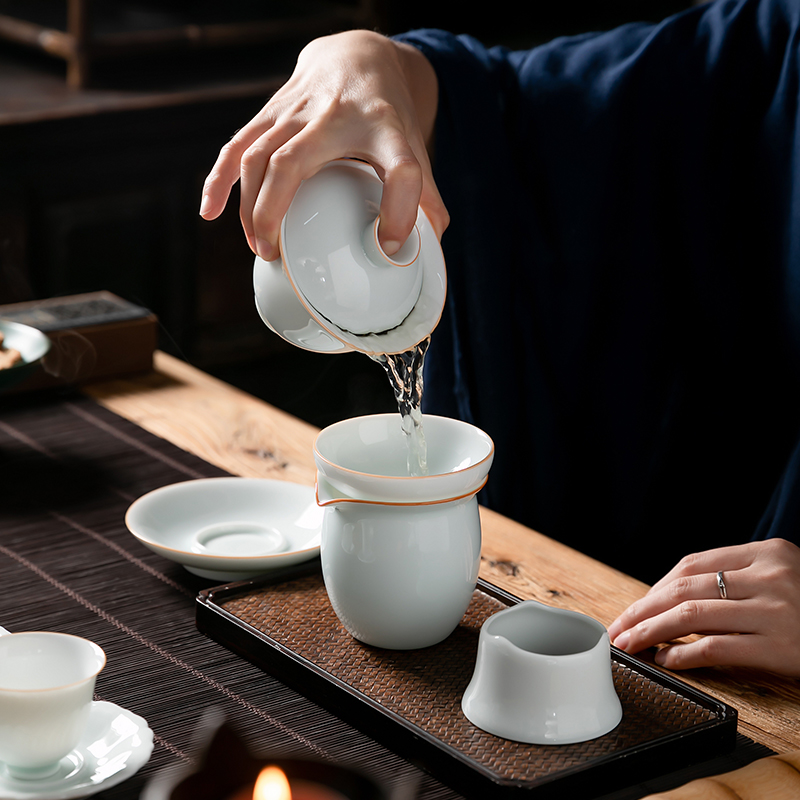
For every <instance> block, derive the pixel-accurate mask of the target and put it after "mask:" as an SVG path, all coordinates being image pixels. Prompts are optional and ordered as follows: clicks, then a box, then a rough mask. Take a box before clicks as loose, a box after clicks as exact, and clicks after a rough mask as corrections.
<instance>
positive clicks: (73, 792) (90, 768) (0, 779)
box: [0, 701, 153, 800]
mask: <svg viewBox="0 0 800 800" xmlns="http://www.w3.org/2000/svg"><path fill="white" fill-rule="evenodd" d="M152 752H153V731H151V730H150V728H149V727H148V725H147V722H145V720H144V719H142V717H140V716H137V715H136V714H133V713H132V712H130V711H127V710H125V709H124V708H120V707H119V706H117V705H115V704H114V703H107V702H105V701H100V702H94V703H92V708H91V711H90V712H89V723H88V725H87V727H86V732H85V733H84V735H83V737H82V738H81V741H80V742H79V744H78V746H77V747H76V748H75V749H74V750H73V751H72V752H71V753H69V754H68V755H67V756H65V757H64V758H63V759H61V764H60V767H59V771H58V772H57V773H56V774H55V775H53V776H51V777H49V778H45V779H42V780H18V779H16V778H12V777H11V776H10V775H9V774H8V773H7V772H6V770H5V767H4V766H3V765H2V764H0V797H2V798H3V800H70V798H78V797H88V796H89V795H91V794H95V793H97V792H100V791H103V790H105V789H108V788H110V787H112V786H116V785H117V784H118V783H122V781H124V780H127V779H128V778H130V777H131V776H132V775H134V774H135V773H136V772H138V771H139V770H140V769H141V768H142V767H143V766H144V765H145V764H146V763H147V762H148V760H149V759H150V754H151V753H152Z"/></svg>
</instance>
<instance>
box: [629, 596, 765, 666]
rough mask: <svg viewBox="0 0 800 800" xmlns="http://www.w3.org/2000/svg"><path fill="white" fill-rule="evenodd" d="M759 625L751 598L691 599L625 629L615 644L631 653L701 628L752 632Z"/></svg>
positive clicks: (723, 631)
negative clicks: (735, 599)
mask: <svg viewBox="0 0 800 800" xmlns="http://www.w3.org/2000/svg"><path fill="white" fill-rule="evenodd" d="M762 616H763V615H762ZM758 625H759V614H758V609H757V608H755V607H752V604H751V602H750V601H747V600H744V601H741V602H732V601H730V600H688V601H687V602H685V603H681V604H680V605H679V606H676V607H675V608H671V609H669V610H668V611H665V612H664V613H663V614H658V615H656V616H654V617H649V618H648V619H644V620H642V621H641V622H638V623H637V624H635V625H633V626H632V627H631V628H629V629H627V630H625V631H623V632H622V633H621V634H619V636H617V637H616V638H615V639H614V645H615V647H618V648H619V649H620V650H625V651H626V652H628V653H638V652H641V651H642V650H646V649H647V648H648V647H653V646H655V645H657V644H661V643H662V642H669V641H672V640H673V639H680V638H683V637H685V636H691V635H692V634H696V633H701V632H705V633H709V634H711V633H752V632H753V631H755V630H757V629H758Z"/></svg>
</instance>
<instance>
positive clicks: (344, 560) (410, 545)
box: [314, 414, 494, 650]
mask: <svg viewBox="0 0 800 800" xmlns="http://www.w3.org/2000/svg"><path fill="white" fill-rule="evenodd" d="M423 419H424V425H425V436H426V439H427V445H428V465H429V467H430V474H428V475H424V476H413V477H412V476H410V475H409V474H408V465H407V453H408V444H407V441H406V438H405V434H404V433H403V431H402V428H401V424H400V417H399V415H397V414H378V415H374V416H370V417H357V418H353V419H349V420H344V421H342V422H338V423H336V424H334V425H332V426H330V427H329V428H326V429H325V430H323V431H322V432H321V433H320V434H319V436H318V437H317V440H316V443H315V447H314V455H315V459H316V463H317V502H318V503H319V505H320V506H321V507H322V508H323V509H324V514H323V518H322V539H321V546H320V555H321V559H322V575H323V578H324V581H325V587H326V589H327V591H328V596H329V598H330V600H331V605H332V606H333V609H334V611H335V612H336V614H337V615H338V617H339V619H340V621H341V622H342V624H343V625H344V627H345V628H346V629H347V630H348V631H349V632H350V633H351V634H352V635H353V636H354V637H355V638H356V639H358V640H360V641H362V642H364V643H366V644H370V645H373V646H375V647H382V648H386V649H392V650H411V649H417V648H423V647H429V646H431V645H434V644H436V643H437V642H440V641H442V640H443V639H445V638H446V637H447V636H449V635H450V634H451V633H452V632H453V630H454V629H455V628H456V626H457V625H458V623H459V622H460V621H461V618H462V617H463V615H464V612H465V611H466V610H467V606H468V605H469V603H470V600H471V598H472V593H473V591H474V589H475V584H476V581H477V578H478V568H479V566H480V553H481V525H480V516H479V512H478V501H477V498H476V494H477V492H478V491H479V489H480V488H481V487H482V486H483V484H484V483H485V482H486V478H487V474H488V472H489V467H490V465H491V463H492V458H493V455H494V446H493V444H492V440H491V439H490V438H489V437H488V436H487V435H486V434H485V433H484V432H483V431H481V430H479V429H478V428H475V427H474V426H472V425H469V424H467V423H464V422H458V421H456V420H451V419H447V418H444V417H434V416H429V417H424V418H423Z"/></svg>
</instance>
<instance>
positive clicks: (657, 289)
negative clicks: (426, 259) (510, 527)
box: [398, 0, 800, 582]
mask: <svg viewBox="0 0 800 800" xmlns="http://www.w3.org/2000/svg"><path fill="white" fill-rule="evenodd" d="M799 32H800V2H788V0H785V1H783V2H781V1H779V0H762V1H761V2H758V0H731V1H730V2H716V3H712V4H709V5H706V6H701V7H698V8H693V9H691V10H689V11H686V12H683V13H681V14H679V15H677V16H674V17H671V18H669V19H667V20H665V21H663V22H661V23H659V24H644V23H643V24H632V25H626V26H624V27H622V28H618V29H616V30H613V31H610V32H605V33H596V34H587V35H584V36H579V37H568V38H562V39H557V40H555V41H553V42H551V43H549V44H547V45H543V46H540V47H537V48H534V49H531V50H530V51H525V52H509V51H507V50H505V49H502V48H490V49H487V48H485V47H483V46H482V45H481V44H479V43H478V42H476V41H475V40H474V39H471V38H468V37H464V36H456V35H453V34H450V33H446V32H443V31H436V30H423V31H414V32H411V33H409V34H404V35H403V36H401V37H398V38H399V39H401V40H403V41H406V42H409V43H411V44H414V45H416V46H417V47H419V48H420V49H421V50H422V51H423V52H424V53H425V54H426V55H427V56H428V58H429V59H430V60H431V62H432V63H433V65H434V68H435V69H436V72H437V75H438V79H439V84H440V98H439V113H438V117H437V128H436V141H435V177H436V181H437V184H438V186H439V188H440V190H441V192H442V195H443V198H444V201H445V204H446V205H447V207H448V210H449V211H450V214H451V220H452V221H451V226H450V228H449V229H448V231H447V232H446V233H445V236H444V239H443V248H444V251H445V257H446V259H447V269H448V297H447V304H446V309H445V313H444V315H443V318H442V321H441V323H440V325H439V327H438V328H437V329H436V331H435V332H434V334H433V338H432V343H431V346H430V350H429V351H428V356H427V362H426V374H425V397H424V410H425V411H426V412H427V413H437V414H445V415H447V416H453V417H459V418H462V419H465V420H468V421H470V422H473V423H474V424H476V425H478V426H480V427H481V428H483V429H484V430H485V431H486V432H487V433H489V434H490V435H491V436H492V438H493V439H494V441H495V444H496V460H495V464H494V467H493V469H492V471H491V473H490V476H489V483H488V485H487V488H486V490H485V491H484V494H483V495H482V497H481V499H482V501H483V502H484V503H485V504H486V505H488V506H490V507H492V508H494V509H496V510H498V511H500V512H502V513H504V514H506V515H508V516H510V517H512V518H514V519H517V520H519V521H521V522H523V523H525V524H527V525H530V526H532V527H534V528H536V529H538V530H540V531H542V532H543V533H545V534H547V535H549V536H552V537H553V538H556V539H559V540H561V541H563V542H565V543H567V544H569V545H572V546H574V547H576V548H578V549H580V550H582V551H583V552H586V553H588V554H590V555H593V556H595V557H597V558H599V559H601V560H603V561H605V562H606V563H610V564H612V565H613V566H616V567H618V568H619V569H622V570H624V571H626V572H628V573H630V574H633V575H635V576H637V577H639V578H641V579H643V580H645V581H648V582H652V581H655V580H657V579H658V578H659V577H661V576H662V575H663V574H664V573H665V572H666V571H668V570H669V569H670V568H671V567H672V566H673V565H674V564H675V563H676V562H677V561H678V560H679V559H680V557H682V556H683V555H686V554H688V553H690V552H696V551H698V550H704V549H708V548H711V547H717V546H721V545H725V544H735V543H740V542H746V541H748V540H750V539H751V538H753V537H759V538H765V537H769V536H782V537H784V538H787V539H790V540H793V541H795V542H798V541H800V531H798V522H799V521H800V513H799V512H798V509H799V508H800V479H799V478H798V475H799V473H800V449H798V450H797V451H795V448H796V446H797V447H798V448H800V445H797V441H798V433H800V380H798V378H799V377H800V249H799V248H800V180H799V179H798V177H799V176H800V163H799V162H798V156H800V139H799V138H798V137H799V135H800V129H798V107H797V98H798V33H799ZM793 454H794V455H793Z"/></svg>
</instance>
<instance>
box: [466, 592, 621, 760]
mask: <svg viewBox="0 0 800 800" xmlns="http://www.w3.org/2000/svg"><path fill="white" fill-rule="evenodd" d="M610 649H611V648H610V643H609V639H608V633H607V632H606V630H605V628H604V627H603V626H602V625H601V624H600V623H599V622H598V621H597V620H594V619H592V618H591V617H587V616H585V615H584V614H578V613H576V612H574V611H567V610H565V609H559V608H551V607H549V606H546V605H543V604H542V603H537V602H536V601H534V600H528V601H525V602H523V603H520V604H519V605H516V606H513V607H512V608H509V609H507V610H505V611H500V612H499V613H497V614H495V615H493V616H492V617H490V618H489V619H487V620H486V622H484V623H483V626H482V627H481V632H480V637H479V640H478V657H477V661H476V664H475V672H474V674H473V676H472V680H471V681H470V684H469V686H468V687H467V689H466V691H465V692H464V696H463V698H462V702H461V708H462V710H463V712H464V714H465V715H466V717H467V719H469V720H470V722H472V723H473V724H475V725H477V726H478V727H479V728H481V729H483V730H485V731H488V732H489V733H492V734H495V735H496V736H500V737H502V738H504V739H511V740H513V741H518V742H525V743H528V744H572V743H575V742H583V741H587V740H589V739H595V738H597V737H598V736H602V735H603V734H606V733H608V732H609V731H611V730H613V729H614V728H615V727H616V726H617V725H618V724H619V722H620V720H621V719H622V706H621V704H620V701H619V698H618V697H617V693H616V690H615V688H614V681H613V677H612V674H611V658H610Z"/></svg>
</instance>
